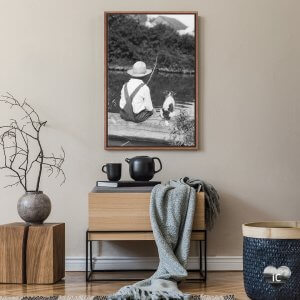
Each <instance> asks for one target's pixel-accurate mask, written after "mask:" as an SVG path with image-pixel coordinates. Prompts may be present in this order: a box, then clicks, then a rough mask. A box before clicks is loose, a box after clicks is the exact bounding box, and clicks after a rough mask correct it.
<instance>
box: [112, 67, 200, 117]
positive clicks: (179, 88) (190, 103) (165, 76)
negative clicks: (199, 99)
mask: <svg viewBox="0 0 300 300" xmlns="http://www.w3.org/2000/svg"><path fill="white" fill-rule="evenodd" d="M129 79H130V76H129V75H128V74H127V73H126V72H120V71H109V72H108V110H109V112H119V101H120V94H121V89H122V86H123V84H124V83H125V82H127V81H128V80H129ZM149 88H150V93H151V99H152V103H153V106H154V107H155V108H161V107H162V104H163V102H164V99H165V95H164V94H165V92H167V91H173V92H175V93H176V94H175V96H174V99H175V103H176V107H177V108H179V109H182V108H185V109H188V110H189V111H194V107H195V76H194V75H185V74H184V75H183V74H174V73H158V72H155V73H154V74H153V76H152V79H151V81H150V83H149Z"/></svg>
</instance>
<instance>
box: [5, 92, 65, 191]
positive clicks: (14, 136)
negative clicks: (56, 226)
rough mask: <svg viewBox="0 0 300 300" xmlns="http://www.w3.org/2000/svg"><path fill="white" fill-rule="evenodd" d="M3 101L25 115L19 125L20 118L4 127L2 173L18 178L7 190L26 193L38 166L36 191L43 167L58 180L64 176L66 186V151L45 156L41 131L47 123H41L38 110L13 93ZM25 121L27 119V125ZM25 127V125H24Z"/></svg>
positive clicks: (8, 94)
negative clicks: (11, 189)
mask: <svg viewBox="0 0 300 300" xmlns="http://www.w3.org/2000/svg"><path fill="white" fill-rule="evenodd" d="M0 102H3V103H5V104H8V105H10V108H11V109H13V108H18V109H20V110H21V112H23V113H24V114H25V116H24V117H22V118H21V122H20V123H19V122H18V121H17V120H16V119H11V120H10V124H9V125H5V126H0V149H1V151H2V154H3V161H1V160H0V170H2V169H6V170H9V171H10V174H9V175H8V177H11V178H16V179H17V181H16V182H15V183H12V184H9V185H8V186H7V187H12V186H17V185H19V184H20V185H22V187H23V188H24V189H25V191H27V190H28V186H27V185H28V176H29V173H30V172H33V171H34V168H33V166H34V165H35V164H37V166H38V174H37V180H36V187H35V190H36V191H38V190H39V187H40V182H41V177H42V172H43V167H44V166H45V168H46V169H47V170H48V171H49V176H51V175H52V174H53V173H54V172H55V173H56V177H57V176H59V175H62V177H63V181H62V183H61V184H63V183H64V182H65V181H66V176H65V173H64V171H63V169H62V165H63V163H64V161H65V151H64V149H63V148H62V155H60V156H55V155H54V154H53V153H52V154H51V155H50V156H46V155H45V154H44V149H43V146H42V143H41V140H40V131H41V129H42V128H43V127H44V126H45V125H46V123H47V121H41V119H40V117H39V115H38V113H37V112H36V110H35V109H34V108H33V107H32V106H31V105H30V104H29V103H28V102H27V100H26V99H25V100H24V101H23V102H20V101H19V100H17V99H16V98H15V97H14V96H13V95H12V94H10V93H7V94H6V95H2V96H0ZM22 120H25V122H24V121H23V122H22ZM26 120H27V121H26ZM20 124H22V125H20ZM34 148H37V149H38V154H37V155H36V157H35V158H34V159H30V155H29V154H30V153H31V152H33V151H34Z"/></svg>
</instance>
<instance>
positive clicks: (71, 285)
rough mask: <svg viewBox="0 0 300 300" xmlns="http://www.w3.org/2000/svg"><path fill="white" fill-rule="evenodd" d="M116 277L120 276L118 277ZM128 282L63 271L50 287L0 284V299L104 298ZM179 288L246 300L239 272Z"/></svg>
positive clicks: (218, 274) (219, 274)
mask: <svg viewBox="0 0 300 300" xmlns="http://www.w3.org/2000/svg"><path fill="white" fill-rule="evenodd" d="M118 275H120V274H118ZM130 283H132V281H131V282H130V281H128V282H125V281H116V282H112V281H111V282H109V281H106V282H93V283H88V284H87V283H86V282H85V273H84V272H67V274H66V278H65V279H64V280H63V281H60V282H58V283H56V284H54V285H21V284H0V296H26V295H32V296H37V295H39V296H53V295H54V296H56V295H68V296H74V295H88V296H94V295H108V294H111V293H114V292H116V291H117V290H118V289H119V288H121V287H122V286H124V285H126V284H130ZM180 289H181V290H182V291H184V292H187V293H191V294H207V295H224V294H234V295H235V297H236V299H239V300H246V299H248V298H247V297H246V294H245V292H244V286H243V276H242V272H209V273H208V280H207V283H206V284H205V283H200V282H185V283H182V284H181V285H180Z"/></svg>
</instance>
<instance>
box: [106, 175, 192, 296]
mask: <svg viewBox="0 0 300 300" xmlns="http://www.w3.org/2000/svg"><path fill="white" fill-rule="evenodd" d="M193 183H195V182H193V181H191V182H189V179H180V180H178V181H170V182H169V183H168V184H167V185H162V184H159V185H156V186H155V187H154V188H153V190H152V193H151V201H150V220H151V226H152V230H153V234H154V238H155V242H156V245H157V249H158V254H159V260H160V262H159V266H158V269H157V271H156V272H155V273H154V274H153V275H152V276H151V277H150V278H148V279H146V280H143V281H139V282H137V283H135V284H133V285H129V286H125V287H123V288H121V289H120V290H119V291H118V292H117V293H116V294H114V295H112V296H109V299H110V300H124V299H128V300H129V299H130V300H131V299H134V300H163V299H165V300H171V299H191V298H192V297H191V295H188V294H184V293H182V292H181V291H180V290H179V289H178V287H177V282H180V281H182V280H183V279H185V278H186V277H187V270H186V267H187V262H188V256H189V249H190V237H191V232H192V226H193V219H194V212H195V206H196V192H197V189H195V184H194V185H193Z"/></svg>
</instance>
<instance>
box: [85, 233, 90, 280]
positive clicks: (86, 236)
mask: <svg viewBox="0 0 300 300" xmlns="http://www.w3.org/2000/svg"><path fill="white" fill-rule="evenodd" d="M88 258H89V232H88V231H87V232H86V235H85V280H86V281H89V265H88Z"/></svg>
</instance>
